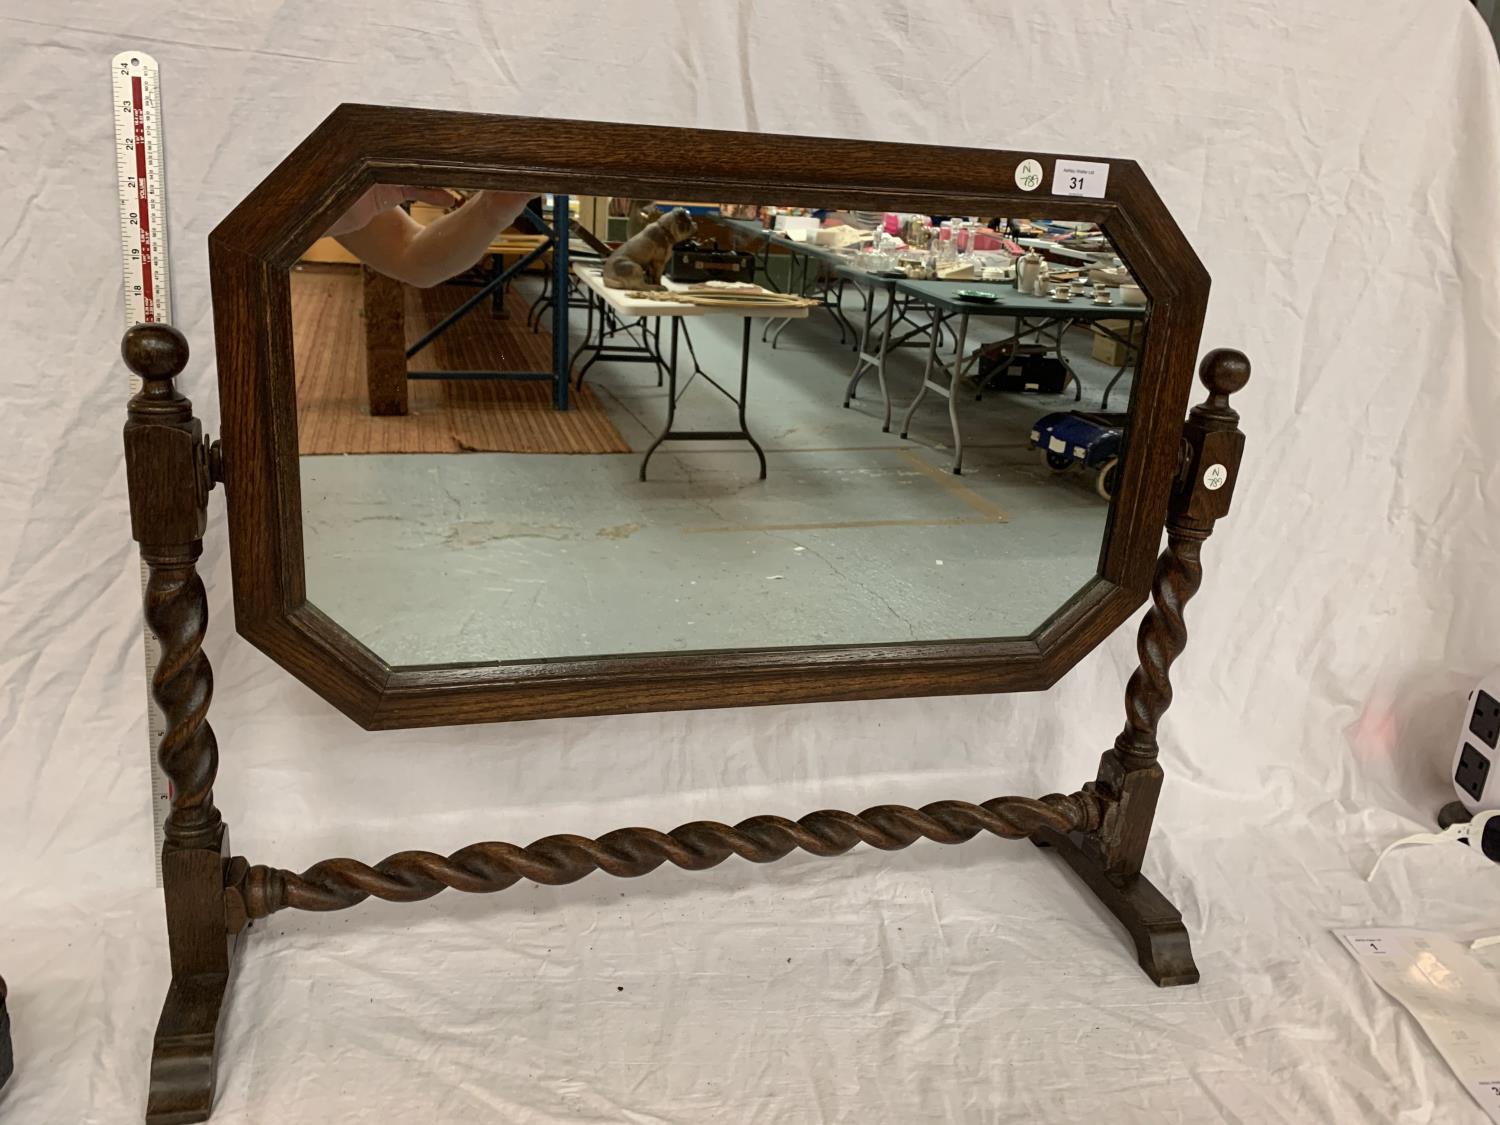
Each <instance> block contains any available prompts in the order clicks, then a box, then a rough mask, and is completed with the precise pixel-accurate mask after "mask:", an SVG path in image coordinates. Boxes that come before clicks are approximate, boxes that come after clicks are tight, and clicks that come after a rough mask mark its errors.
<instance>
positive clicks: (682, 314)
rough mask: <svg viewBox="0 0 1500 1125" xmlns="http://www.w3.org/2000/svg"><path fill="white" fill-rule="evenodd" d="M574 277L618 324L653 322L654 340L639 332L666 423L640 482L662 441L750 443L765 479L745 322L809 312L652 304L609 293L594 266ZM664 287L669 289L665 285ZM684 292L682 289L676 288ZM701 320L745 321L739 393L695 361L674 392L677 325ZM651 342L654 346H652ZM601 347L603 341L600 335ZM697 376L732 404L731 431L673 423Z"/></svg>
mask: <svg viewBox="0 0 1500 1125" xmlns="http://www.w3.org/2000/svg"><path fill="white" fill-rule="evenodd" d="M573 274H574V276H575V277H577V278H578V280H579V281H580V282H582V283H583V284H584V286H586V287H587V289H588V290H589V291H590V292H591V293H592V294H593V295H594V297H595V298H596V299H598V300H599V301H600V302H601V303H602V304H603V305H604V306H605V307H607V308H609V309H611V310H613V312H614V313H615V314H616V315H617V316H618V317H620V318H622V319H627V320H629V319H637V318H656V320H657V331H656V332H655V334H654V335H653V334H652V333H650V332H645V333H642V335H643V337H644V339H645V340H646V346H647V347H651V348H654V349H655V352H656V358H657V360H658V362H659V363H660V365H661V370H663V371H664V372H665V373H666V376H667V420H666V423H665V424H664V425H663V426H662V428H661V430H660V431H659V432H658V433H657V435H656V437H655V438H654V439H653V440H652V442H651V445H650V446H649V447H648V448H647V450H646V452H645V455H644V456H642V458H641V470H640V479H641V480H645V479H646V466H647V465H648V464H650V462H651V455H652V454H653V453H655V452H656V450H657V447H658V446H660V445H661V443H662V442H664V441H734V440H737V439H738V440H744V441H747V442H749V443H750V447H751V448H752V449H754V450H755V456H756V457H757V458H759V460H760V479H761V480H765V479H766V454H765V450H763V449H761V447H760V443H759V442H758V441H756V440H755V438H754V436H752V435H751V433H750V430H749V427H748V424H747V423H746V420H745V402H746V396H747V393H748V391H749V386H750V322H751V320H753V319H755V318H756V317H760V318H765V317H767V316H771V315H774V316H777V317H786V318H788V319H792V320H801V319H804V318H805V317H806V316H807V314H808V312H809V311H810V310H809V307H808V306H806V305H802V306H794V307H791V308H787V307H777V308H776V309H775V311H774V313H773V312H772V310H770V309H765V308H738V307H724V306H710V305H693V304H687V303H685V302H682V301H672V300H660V299H653V298H651V297H649V296H645V297H643V296H635V295H632V293H631V292H630V291H627V290H622V289H611V288H609V287H608V286H606V285H605V284H604V279H603V273H602V271H601V270H600V269H599V268H598V267H597V266H586V265H583V264H576V263H575V265H574V266H573ZM668 284H669V287H670V283H668ZM679 288H686V287H679ZM703 316H738V317H740V318H742V319H743V320H744V322H745V323H744V330H743V332H742V333H741V335H740V389H739V394H738V395H736V394H735V393H734V392H732V391H731V390H729V388H727V387H725V386H724V385H723V384H722V383H720V382H719V381H718V380H717V379H715V378H714V377H713V376H712V375H710V374H708V372H706V371H704V370H703V369H702V368H700V367H699V366H698V365H697V363H696V362H695V363H694V365H693V373H692V375H690V376H689V377H688V379H687V382H685V383H684V384H683V386H682V389H681V390H680V391H679V390H678V387H677V339H678V336H679V335H680V330H681V328H682V321H683V320H684V319H685V318H687V317H703ZM661 318H666V319H667V320H669V321H670V322H671V325H672V332H671V337H670V344H669V349H670V350H669V353H668V355H667V356H665V357H663V356H661V354H660V350H661V345H660V336H661V332H660V321H661ZM604 321H605V318H604V317H603V316H601V317H599V318H598V322H599V324H600V331H601V333H602V332H603V325H604ZM653 341H655V343H653ZM601 345H602V336H601ZM700 375H701V376H702V377H703V378H704V379H705V380H706V381H707V382H708V383H709V385H710V386H712V387H713V388H714V389H715V390H717V391H718V392H719V393H720V394H722V395H723V396H724V397H725V398H727V399H728V400H729V401H730V402H732V403H733V404H734V405H735V407H736V408H737V410H738V412H739V428H738V429H735V430H677V429H673V424H674V422H675V421H676V419H677V401H678V399H679V398H680V397H681V396H682V394H683V393H685V392H686V391H687V389H688V387H690V386H691V385H692V383H693V380H694V379H696V378H697V377H698V376H700Z"/></svg>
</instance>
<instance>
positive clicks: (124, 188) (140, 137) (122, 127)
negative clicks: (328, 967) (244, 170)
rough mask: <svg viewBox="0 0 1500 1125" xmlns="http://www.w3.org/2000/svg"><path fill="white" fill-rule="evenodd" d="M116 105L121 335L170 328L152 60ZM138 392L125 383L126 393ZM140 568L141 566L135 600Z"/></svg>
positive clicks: (136, 57) (164, 805) (153, 720)
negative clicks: (148, 327)
mask: <svg viewBox="0 0 1500 1125" xmlns="http://www.w3.org/2000/svg"><path fill="white" fill-rule="evenodd" d="M109 70H110V83H111V87H112V89H113V91H114V100H115V109H114V113H115V177H116V180H117V181H118V186H119V191H120V262H121V266H122V270H123V277H124V285H125V327H126V328H129V327H130V326H131V325H134V324H159V323H169V322H170V321H171V318H172V283H171V274H170V272H169V271H168V268H167V181H166V161H165V159H164V156H163V153H162V134H161V84H160V81H159V73H158V69H157V66H156V60H155V59H153V58H152V57H151V56H150V55H148V54H146V53H145V52H144V51H121V52H120V53H119V54H118V55H116V56H115V57H114V58H112V59H111V60H110V62H109ZM140 389H141V379H140V376H138V375H134V374H132V375H131V376H130V393H131V394H132V395H134V394H136V393H137V392H138V391H139V390H140ZM145 589H146V564H145V563H144V562H143V563H141V592H142V594H144V593H145ZM142 628H143V629H144V631H145V638H146V730H147V735H148V739H147V742H148V745H147V750H148V752H149V754H150V758H151V823H152V827H153V832H154V839H155V841H156V885H157V886H158V887H159V886H161V849H162V841H163V839H164V835H163V834H164V831H165V825H166V822H167V813H169V812H171V810H172V790H171V786H170V785H169V784H168V782H167V777H166V774H164V773H162V770H161V765H160V763H158V762H157V760H156V748H157V747H158V746H159V745H160V744H161V739H162V735H163V734H164V733H165V731H166V721H165V719H164V718H163V716H162V713H161V710H160V709H159V708H158V707H157V706H156V703H155V701H154V700H153V699H152V698H151V680H152V678H153V677H154V676H155V675H156V669H157V666H158V665H159V664H160V663H161V646H160V645H159V644H158V643H157V640H156V638H155V637H154V636H152V635H151V630H150V629H146V628H145V626H144V622H143V623H142Z"/></svg>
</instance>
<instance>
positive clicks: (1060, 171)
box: [1052, 160, 1109, 199]
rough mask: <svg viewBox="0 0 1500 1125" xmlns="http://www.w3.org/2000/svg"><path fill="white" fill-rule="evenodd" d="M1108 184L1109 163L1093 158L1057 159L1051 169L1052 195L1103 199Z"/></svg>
mask: <svg viewBox="0 0 1500 1125" xmlns="http://www.w3.org/2000/svg"><path fill="white" fill-rule="evenodd" d="M1108 186H1109V165H1108V164H1101V163H1098V162H1097V161H1093V160H1059V161H1058V162H1057V164H1056V165H1055V166H1054V167H1053V169H1052V194H1053V195H1082V196H1085V197H1087V198H1089V199H1103V198H1104V189H1105V188H1106V187H1108Z"/></svg>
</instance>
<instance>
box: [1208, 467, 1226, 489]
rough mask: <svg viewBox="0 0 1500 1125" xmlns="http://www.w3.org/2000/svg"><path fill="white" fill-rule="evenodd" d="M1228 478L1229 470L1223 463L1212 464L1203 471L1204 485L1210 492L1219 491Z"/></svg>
mask: <svg viewBox="0 0 1500 1125" xmlns="http://www.w3.org/2000/svg"><path fill="white" fill-rule="evenodd" d="M1228 479H1229V470H1228V469H1226V468H1225V467H1224V466H1223V465H1210V466H1209V467H1208V468H1207V470H1205V471H1204V473H1203V487H1204V488H1206V489H1208V490H1209V491H1210V492H1217V491H1218V490H1219V489H1221V488H1223V487H1224V482H1225V481H1227V480H1228Z"/></svg>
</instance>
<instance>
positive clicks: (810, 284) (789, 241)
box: [720, 218, 854, 348]
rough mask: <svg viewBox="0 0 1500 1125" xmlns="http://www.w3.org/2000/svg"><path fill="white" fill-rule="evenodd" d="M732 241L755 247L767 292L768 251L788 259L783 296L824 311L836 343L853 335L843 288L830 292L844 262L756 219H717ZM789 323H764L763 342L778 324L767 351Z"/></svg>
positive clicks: (770, 284) (826, 249) (786, 319)
mask: <svg viewBox="0 0 1500 1125" xmlns="http://www.w3.org/2000/svg"><path fill="white" fill-rule="evenodd" d="M720 221H721V222H722V223H723V224H724V226H725V227H726V228H728V230H729V232H730V234H731V235H733V236H734V238H735V240H736V241H743V242H748V243H749V244H750V246H752V247H755V246H757V245H759V247H760V249H759V250H758V251H752V252H753V253H756V254H757V257H758V261H757V263H756V268H757V270H758V272H759V273H760V277H761V284H763V285H765V286H766V287H767V288H772V289H774V288H776V284H775V282H774V281H773V280H772V279H771V271H770V266H771V249H772V247H775V248H777V249H779V250H781V251H783V252H785V253H786V254H787V255H788V265H787V287H786V290H785V291H786V292H788V293H796V294H798V295H799V296H804V297H811V298H812V299H813V300H815V301H817V302H818V304H817V306H816V307H817V308H820V309H823V310H825V311H826V312H827V313H828V315H829V316H831V317H832V318H833V322H834V323H835V324H837V325H838V326H839V343H840V344H842V343H844V342H845V341H846V340H847V339H848V338H849V336H850V335H851V334H854V325H852V324H850V323H849V319H848V317H846V316H845V315H844V309H843V304H842V298H843V293H844V290H843V286H842V284H840V285H839V288H838V289H837V290H835V289H834V284H833V278H834V277H835V276H836V275H837V274H838V273H839V272H841V271H839V270H838V267H839V266H841V265H843V264H844V263H845V262H846V261H847V259H846V258H845V257H844V256H843V255H841V254H838V253H837V252H835V251H834V250H832V249H830V248H829V247H827V246H819V245H818V244H817V243H815V242H799V241H797V240H796V239H795V238H789V237H788V236H787V235H786V234H784V233H783V232H781V231H775V230H767V229H766V228H765V227H763V226H761V224H760V221H759V220H758V219H727V218H726V219H721V220H720ZM793 319H798V318H791V317H771V318H768V319H767V322H766V331H765V332H762V333H761V338H762V339H764V338H765V335H766V332H769V331H770V328H771V324H772V322H774V321H776V320H780V321H781V324H780V325H779V326H778V327H777V329H776V332H775V334H773V335H772V336H771V347H773V348H774V347H775V346H776V344H777V341H779V340H780V339H781V333H782V332H783V331H784V330H785V328H786V326H787V325H788V324H789V323H790V322H791V320H793Z"/></svg>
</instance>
